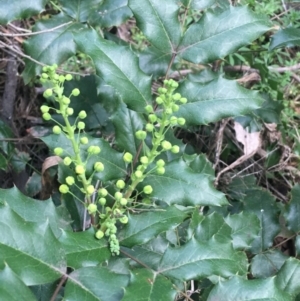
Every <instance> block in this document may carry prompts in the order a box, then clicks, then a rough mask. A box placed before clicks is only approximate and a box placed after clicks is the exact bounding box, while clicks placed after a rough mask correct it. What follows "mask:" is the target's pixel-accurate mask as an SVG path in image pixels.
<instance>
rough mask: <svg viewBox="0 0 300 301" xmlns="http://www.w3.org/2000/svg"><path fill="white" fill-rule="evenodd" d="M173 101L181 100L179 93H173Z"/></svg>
mask: <svg viewBox="0 0 300 301" xmlns="http://www.w3.org/2000/svg"><path fill="white" fill-rule="evenodd" d="M172 98H173V100H175V101H177V100H179V99H180V98H181V95H180V94H179V93H175V94H174V95H173V96H172Z"/></svg>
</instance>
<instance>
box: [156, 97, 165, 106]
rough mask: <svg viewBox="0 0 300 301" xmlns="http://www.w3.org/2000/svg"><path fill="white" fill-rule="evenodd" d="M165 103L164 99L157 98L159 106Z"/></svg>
mask: <svg viewBox="0 0 300 301" xmlns="http://www.w3.org/2000/svg"><path fill="white" fill-rule="evenodd" d="M163 102H164V101H163V99H162V98H161V97H156V103H157V104H159V105H160V104H162V103H163Z"/></svg>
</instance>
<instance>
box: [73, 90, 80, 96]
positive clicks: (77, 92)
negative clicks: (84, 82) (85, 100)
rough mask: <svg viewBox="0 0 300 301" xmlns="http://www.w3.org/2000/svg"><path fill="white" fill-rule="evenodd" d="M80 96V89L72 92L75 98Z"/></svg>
mask: <svg viewBox="0 0 300 301" xmlns="http://www.w3.org/2000/svg"><path fill="white" fill-rule="evenodd" d="M79 94H80V91H79V89H77V88H75V89H73V91H72V95H74V96H78V95H79Z"/></svg>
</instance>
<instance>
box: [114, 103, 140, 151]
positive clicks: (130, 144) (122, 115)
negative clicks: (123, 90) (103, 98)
mask: <svg viewBox="0 0 300 301" xmlns="http://www.w3.org/2000/svg"><path fill="white" fill-rule="evenodd" d="M111 120H112V122H113V125H114V127H115V130H116V145H117V146H118V147H119V149H120V150H121V151H127V152H129V153H131V154H132V155H133V156H135V155H136V152H137V149H138V147H139V145H140V143H141V141H140V140H138V139H136V137H135V132H136V131H138V130H141V129H143V127H144V121H145V120H144V118H143V116H142V115H141V114H139V113H137V112H135V111H131V110H129V109H127V107H126V105H125V104H122V105H120V106H119V108H118V110H117V111H116V112H115V113H114V114H113V115H112V116H111Z"/></svg>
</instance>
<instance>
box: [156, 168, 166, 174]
mask: <svg viewBox="0 0 300 301" xmlns="http://www.w3.org/2000/svg"><path fill="white" fill-rule="evenodd" d="M165 171H166V170H165V168H164V167H163V166H160V167H157V169H156V172H157V174H159V175H163V174H164V173H165Z"/></svg>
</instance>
